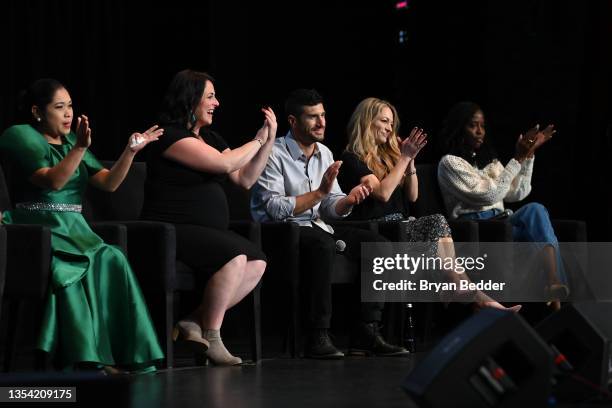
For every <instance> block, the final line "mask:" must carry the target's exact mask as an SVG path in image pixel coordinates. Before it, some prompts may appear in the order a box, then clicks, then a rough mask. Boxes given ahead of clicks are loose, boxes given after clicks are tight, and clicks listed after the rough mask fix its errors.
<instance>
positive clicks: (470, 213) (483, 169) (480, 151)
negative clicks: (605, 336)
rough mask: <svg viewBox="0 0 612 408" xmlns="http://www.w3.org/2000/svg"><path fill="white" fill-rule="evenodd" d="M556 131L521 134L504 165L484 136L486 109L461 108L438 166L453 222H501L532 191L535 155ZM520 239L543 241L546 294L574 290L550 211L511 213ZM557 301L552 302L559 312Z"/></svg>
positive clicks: (449, 120)
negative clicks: (510, 204) (508, 208)
mask: <svg viewBox="0 0 612 408" xmlns="http://www.w3.org/2000/svg"><path fill="white" fill-rule="evenodd" d="M554 133H555V130H554V129H553V126H552V125H549V126H547V127H546V128H545V129H543V130H540V129H539V126H538V125H536V126H535V127H533V128H531V129H529V130H528V131H527V132H526V133H525V135H524V136H523V135H520V136H519V138H518V140H517V142H516V151H515V154H514V157H513V158H512V159H511V160H510V161H509V162H508V163H507V164H506V165H505V166H504V165H503V164H502V163H501V162H500V161H499V160H497V158H496V155H495V152H494V150H493V148H492V147H491V146H490V145H489V144H488V143H487V140H486V138H485V135H486V131H485V119H484V114H483V112H482V109H480V107H479V106H478V105H476V104H475V103H472V102H460V103H458V104H456V105H455V106H454V107H453V108H452V109H451V110H450V112H449V114H448V115H447V117H446V119H445V121H444V124H443V128H442V131H441V134H440V142H441V151H442V153H443V154H444V156H443V157H442V159H441V160H440V163H439V165H438V182H439V184H440V189H441V190H442V196H443V197H444V202H445V204H446V208H447V210H448V213H449V214H450V216H451V217H452V218H461V219H489V218H496V217H497V218H499V217H503V216H504V215H507V214H510V212H509V211H508V212H507V211H506V210H505V209H504V202H517V201H521V200H523V199H524V198H525V197H527V195H528V194H529V193H530V191H531V173H532V171H533V162H534V153H535V151H536V150H537V149H538V148H539V147H540V146H542V145H543V144H544V143H546V142H547V141H549V140H550V139H551V138H552V135H553V134H554ZM508 220H509V221H510V223H512V235H513V238H514V240H515V241H522V242H538V243H544V245H543V246H542V249H541V251H542V254H543V259H544V264H545V265H546V266H545V267H546V270H547V278H548V285H547V287H546V290H547V291H548V292H549V294H550V295H551V296H552V297H553V298H555V299H556V298H561V297H566V296H567V295H568V294H569V290H568V288H567V286H566V285H564V284H563V283H562V282H564V281H565V277H564V274H563V271H562V263H561V258H560V256H559V243H558V241H557V237H556V236H555V232H554V230H553V227H552V225H551V222H550V218H549V216H548V211H547V210H546V208H545V207H544V206H543V205H541V204H538V203H529V204H526V205H524V206H522V207H521V208H520V209H518V210H517V211H516V212H515V213H513V214H511V215H508ZM559 306H560V303H559V301H558V300H555V301H554V302H553V307H554V308H555V309H557V308H559Z"/></svg>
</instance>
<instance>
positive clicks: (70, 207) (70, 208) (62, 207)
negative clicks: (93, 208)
mask: <svg viewBox="0 0 612 408" xmlns="http://www.w3.org/2000/svg"><path fill="white" fill-rule="evenodd" d="M15 207H17V208H19V209H21V210H29V211H60V212H78V213H80V212H81V210H82V209H83V206H82V205H81V204H63V203H17V204H16V205H15Z"/></svg>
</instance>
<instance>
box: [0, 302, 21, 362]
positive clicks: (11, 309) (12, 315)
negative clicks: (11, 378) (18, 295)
mask: <svg viewBox="0 0 612 408" xmlns="http://www.w3.org/2000/svg"><path fill="white" fill-rule="evenodd" d="M22 303H23V300H9V301H8V308H7V310H8V313H7V319H8V322H7V334H6V347H5V348H4V363H3V367H2V370H3V371H4V372H9V371H12V370H13V357H14V356H15V355H16V353H17V327H18V326H19V325H18V322H19V318H20V314H21V309H22Z"/></svg>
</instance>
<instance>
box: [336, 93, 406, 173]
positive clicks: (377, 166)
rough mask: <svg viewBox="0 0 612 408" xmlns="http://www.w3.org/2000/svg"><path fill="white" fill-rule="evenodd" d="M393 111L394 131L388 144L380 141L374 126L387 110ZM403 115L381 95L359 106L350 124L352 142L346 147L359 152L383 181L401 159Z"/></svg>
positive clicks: (367, 99) (360, 156) (366, 100)
mask: <svg viewBox="0 0 612 408" xmlns="http://www.w3.org/2000/svg"><path fill="white" fill-rule="evenodd" d="M385 107H387V108H389V109H391V112H393V130H392V131H391V135H390V136H389V138H388V139H387V142H386V143H385V144H382V145H379V144H376V140H375V135H374V131H373V128H372V125H373V124H374V120H375V119H376V117H377V116H378V115H379V114H380V112H381V111H382V110H383V108H385ZM398 130H399V118H398V116H397V110H396V109H395V107H394V106H393V105H391V104H390V103H389V102H387V101H385V100H382V99H378V98H366V99H364V100H363V101H361V102H360V103H359V105H357V107H356V108H355V111H354V112H353V114H352V115H351V119H350V120H349V123H348V126H347V134H348V139H349V142H348V144H347V145H346V150H347V151H348V152H351V153H353V154H355V155H356V156H357V157H359V159H360V160H361V161H363V162H364V163H365V164H366V166H368V168H369V169H370V170H372V172H373V173H374V175H375V176H376V177H378V179H379V180H382V179H383V178H384V177H385V176H386V175H387V174H389V172H390V171H391V169H392V168H393V167H395V165H396V164H397V162H398V160H399V158H400V147H399V143H398V142H397V132H398Z"/></svg>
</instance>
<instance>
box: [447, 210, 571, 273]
mask: <svg viewBox="0 0 612 408" xmlns="http://www.w3.org/2000/svg"><path fill="white" fill-rule="evenodd" d="M499 213H501V210H499V209H497V208H494V209H492V210H487V211H480V212H475V213H469V214H462V215H460V216H459V218H461V219H467V220H487V219H489V218H493V217H495V216H496V215H497V214H499ZM508 221H510V223H511V224H512V238H513V239H514V241H516V242H537V243H538V244H539V245H537V246H536V247H537V249H543V248H544V247H545V246H548V245H550V246H552V247H553V248H554V249H555V256H556V258H557V277H558V278H559V281H560V282H561V283H567V279H566V276H565V271H564V270H563V261H562V260H561V253H560V251H559V241H558V240H557V236H556V235H555V231H554V229H553V227H552V224H551V223H550V217H549V215H548V211H547V210H546V207H544V206H543V205H542V204H539V203H529V204H525V205H524V206H522V207H521V208H519V209H518V210H517V211H516V212H515V213H514V214H512V215H511V216H510V217H509V218H508Z"/></svg>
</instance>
